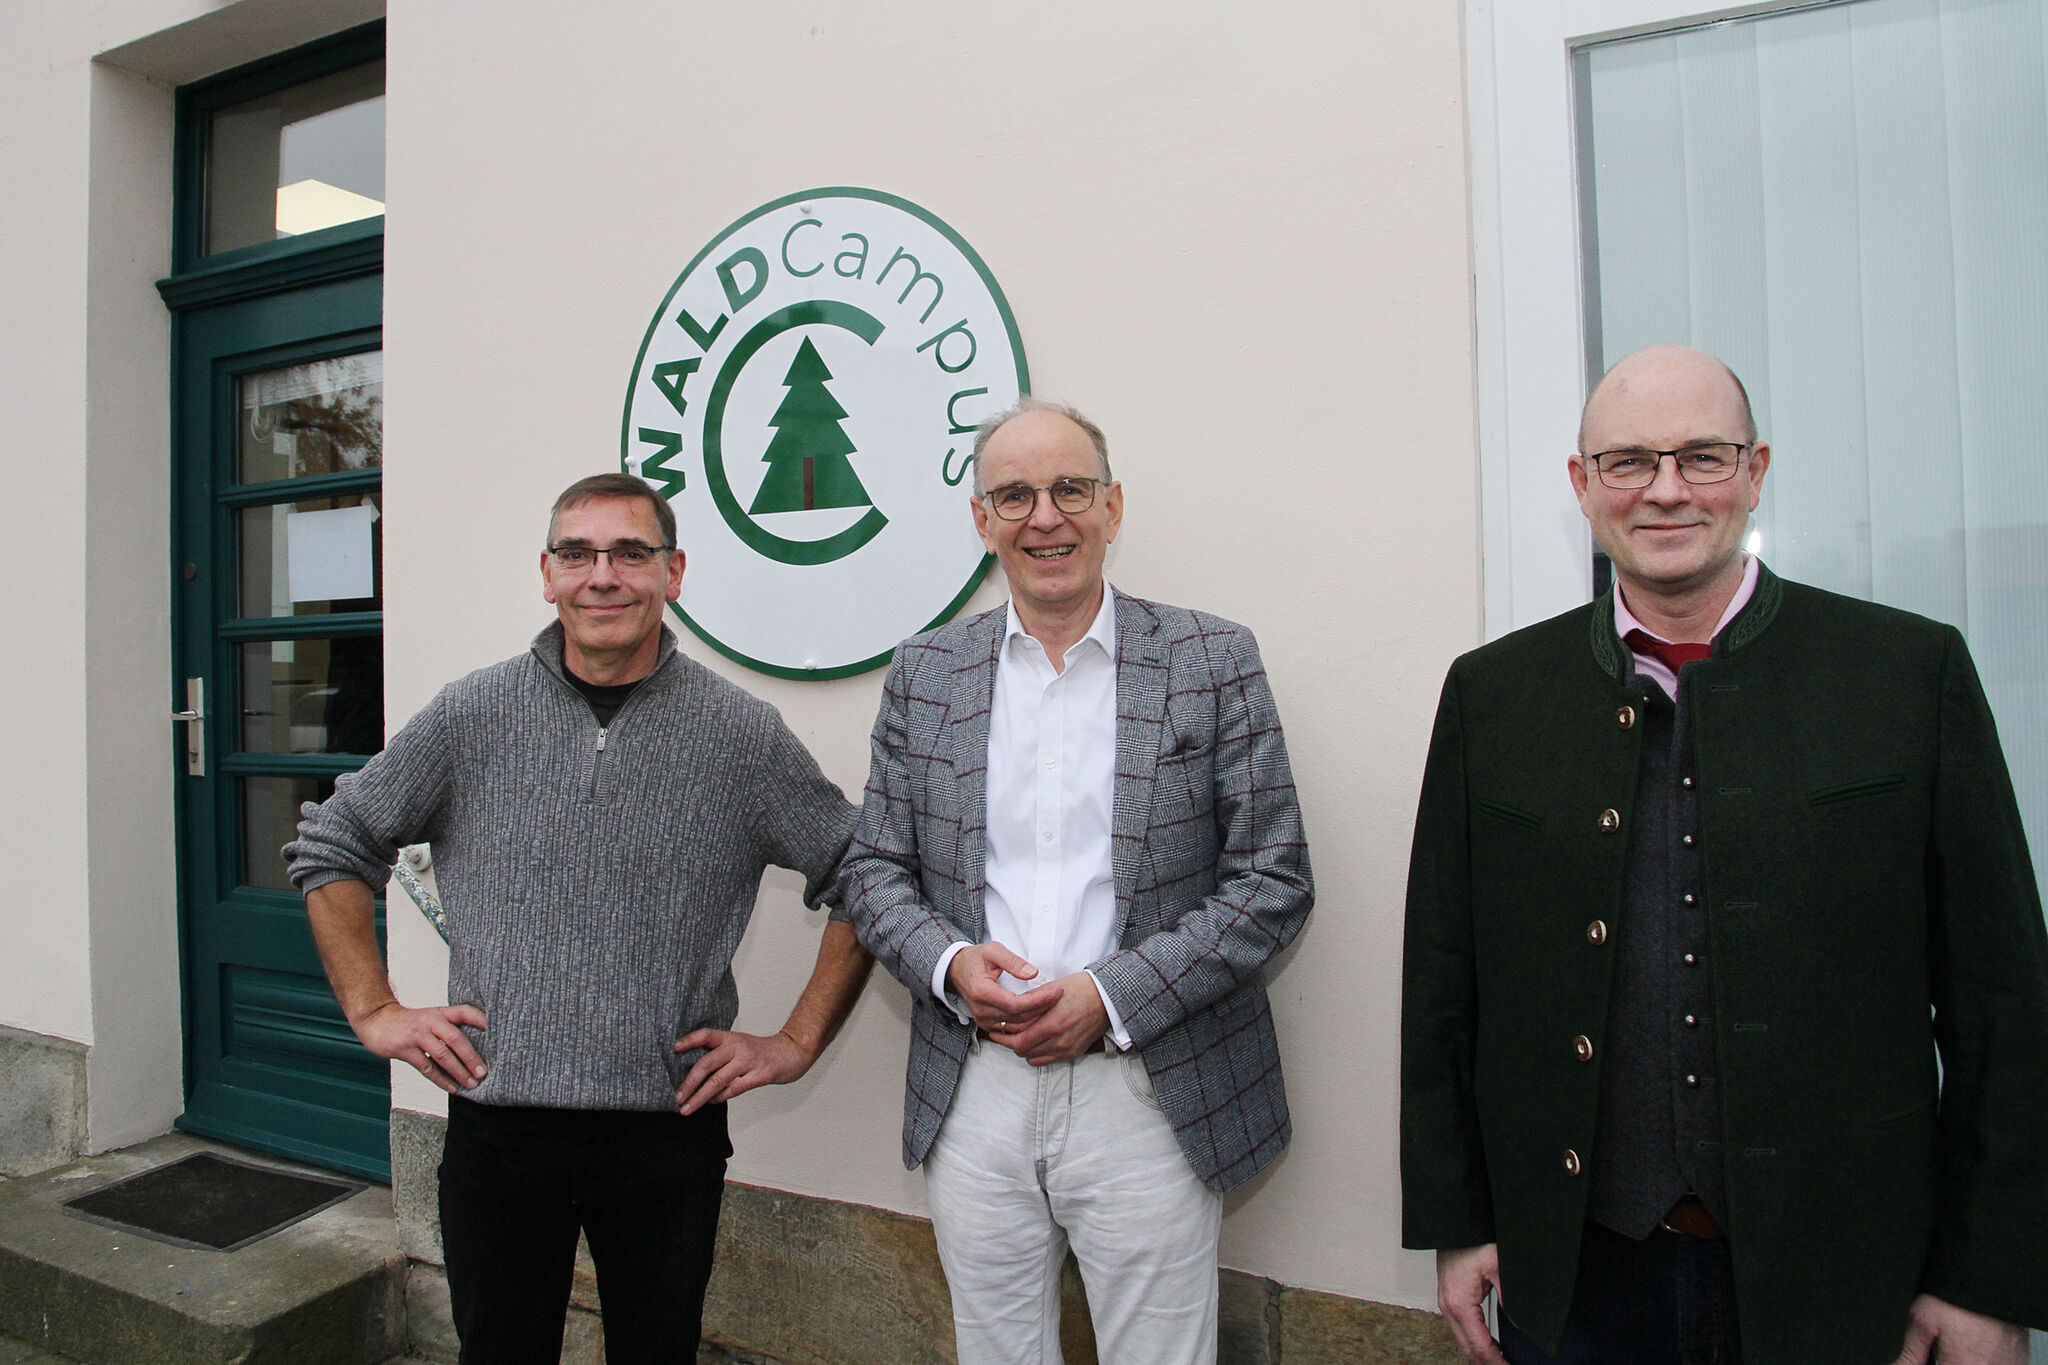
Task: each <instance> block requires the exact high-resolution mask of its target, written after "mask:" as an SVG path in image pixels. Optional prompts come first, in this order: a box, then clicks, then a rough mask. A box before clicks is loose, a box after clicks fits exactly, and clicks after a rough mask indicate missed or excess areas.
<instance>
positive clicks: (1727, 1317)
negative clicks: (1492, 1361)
mask: <svg viewBox="0 0 2048 1365" xmlns="http://www.w3.org/2000/svg"><path fill="white" fill-rule="evenodd" d="M1501 1307H1502V1312H1501V1319H1500V1345H1501V1354H1502V1355H1505V1356H1506V1357H1507V1358H1508V1361H1509V1365H1742V1337H1741V1334H1740V1332H1739V1330H1738V1329H1737V1325H1736V1321H1735V1279H1734V1275H1733V1273H1732V1271H1731V1269H1730V1267H1729V1261H1728V1244H1727V1243H1726V1242H1707V1241H1701V1240H1699V1239H1697V1238H1692V1237H1687V1236H1685V1235H1684V1234H1683V1233H1677V1232H1666V1231H1663V1230H1662V1229H1659V1230H1658V1231H1656V1232H1653V1233H1651V1234H1650V1236H1649V1238H1648V1240H1646V1241H1641V1242H1638V1241H1635V1240H1633V1239H1632V1238H1628V1237H1624V1236H1622V1235H1621V1234H1620V1233H1618V1232H1615V1231H1614V1230H1612V1229H1611V1228H1605V1227H1602V1226H1601V1225H1600V1224H1598V1223H1590V1222H1589V1223H1587V1224H1586V1234H1585V1239H1584V1241H1582V1242H1581V1243H1580V1246H1579V1279H1578V1287H1577V1289H1575V1290H1574V1291H1573V1293H1572V1309H1571V1315H1570V1316H1569V1317H1567V1318H1566V1319H1565V1325H1564V1340H1562V1341H1561V1342H1559V1343H1558V1347H1557V1353H1556V1354H1555V1355H1545V1354H1544V1352H1543V1349H1542V1348H1541V1347H1540V1346H1538V1345H1537V1344H1536V1343H1535V1342H1534V1341H1533V1340H1531V1339H1530V1338H1529V1337H1528V1336H1526V1335H1525V1334H1524V1333H1523V1332H1522V1331H1521V1329H1520V1328H1518V1327H1516V1326H1515V1324H1514V1323H1513V1322H1512V1321H1511V1320H1510V1319H1509V1316H1508V1314H1509V1313H1510V1312H1512V1311H1513V1307H1514V1305H1513V1303H1512V1302H1511V1301H1503V1303H1502V1305H1501Z"/></svg>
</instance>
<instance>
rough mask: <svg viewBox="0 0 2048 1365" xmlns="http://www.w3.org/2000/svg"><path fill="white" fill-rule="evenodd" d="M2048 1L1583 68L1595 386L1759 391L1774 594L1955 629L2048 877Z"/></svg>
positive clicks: (1759, 524)
mask: <svg viewBox="0 0 2048 1365" xmlns="http://www.w3.org/2000/svg"><path fill="white" fill-rule="evenodd" d="M2044 9H2048V4H2044V0H1852V2H1851V3H1843V4H1836V5H1830V6H1825V7H1822V8H1816V9H1808V10H1801V11H1796V12H1792V13H1784V14H1778V15H1769V16H1763V17H1759V18H1755V19H1750V20H1742V21H1735V22H1723V23H1718V24H1714V25H1712V26H1707V27H1700V28H1695V29H1690V30H1687V31H1682V32H1677V33H1667V34H1658V35H1653V36H1650V37H1642V38H1632V39H1628V40H1624V41H1619V42H1613V43H1607V44H1602V45H1599V46H1593V47H1587V48H1584V49H1581V50H1580V51H1579V53H1578V54H1577V63H1578V70H1577V77H1578V88H1579V94H1580V109H1579V117H1580V148H1581V164H1580V185H1581V191H1582V195H1583V199H1584V202H1583V205H1582V214H1583V223H1584V228H1585V242H1586V248H1587V256H1586V262H1587V265H1586V284H1587V291H1586V296H1587V301H1588V302H1587V307H1588V328H1587V335H1588V346H1589V349H1590V351H1591V354H1590V355H1589V357H1588V361H1589V365H1588V368H1589V370H1590V371H1591V372H1592V373H1594V374H1598V373H1599V372H1601V371H1602V370H1604V369H1605V368H1606V367H1607V366H1608V365H1609V364H1612V363H1613V362H1614V361H1615V360H1618V359H1619V358H1620V357H1622V356H1624V355H1626V354H1628V353H1629V352H1630V351H1632V350H1635V349H1636V348H1637V347H1640V346H1644V345H1648V344H1650V343H1652V342H1659V341H1684V342H1689V343H1691V344H1693V345H1695V346H1699V347H1701V348H1703V349H1705V350H1708V351H1711V352H1713V353H1714V354H1716V355H1718V356H1720V357H1722V358H1723V359H1724V360H1726V361H1727V362H1728V363H1729V364H1730V365H1731V366H1733V367H1734V369H1735V371H1736V373H1738V374H1740V375H1741V376H1742V378H1743V380H1744V382H1745V383H1746V384H1747V385H1748V386H1749V391H1750V396H1751V398H1752V399H1753V400H1754V402H1755V405H1756V409H1757V420H1758V424H1759V427H1760V428H1761V431H1762V433H1763V435H1764V436H1765V438H1766V439H1768V440H1769V441H1770V442H1771V447H1772V461H1771V472H1770V475H1769V477H1768V479H1767V480H1766V483H1765V487H1764V500H1763V505H1762V507H1761V508H1759V509H1758V514H1757V518H1756V523H1755V525H1756V530H1757V541H1758V543H1759V544H1760V547H1761V552H1762V554H1763V557H1764V560H1765V561H1766V562H1767V563H1769V564H1770V565H1771V567H1772V568H1774V569H1776V570H1778V571H1779V572H1780V573H1783V574H1784V575H1786V576H1787V577H1790V578H1795V579H1799V580H1801V581H1804V582H1807V583H1812V584H1815V585H1817V586H1820V587H1823V588H1829V589H1832V590H1834V591H1836V592H1843V593H1849V594H1852V595H1855V596H1858V597H1865V598H1870V599H1874V600H1876V601H1880V602H1886V603H1890V604H1892V605H1894V606H1899V607H1904V608H1907V609H1908V610H1911V611H1916V612H1920V613H1922V614H1924V615H1927V616H1932V617H1935V618H1937V619H1940V620H1943V621H1948V622H1951V623H1953V624H1954V625H1956V626H1957V627H1959V628H1960V629H1961V630H1962V631H1963V633H1964V634H1965V635H1966V636H1967V637H1968V639H1969V642H1970V650H1971V653H1972V654H1973V655H1974V656H1975V657H1976V660H1977V666H1978V668H1979V670H1980V671H1981V672H1982V674H1983V676H1984V685H1985V689H1986V691H1987V692H1989V694H1990V697H1991V703H1992V706H1993V708H1994V710H1995V711H1996V713H1997V717H1998V723H1999V729H2000V733H2001V735H2002V736H2003V738H2004V741H2005V752H2006V758H2007V761H2008V762H2009V763H2010V764H2011V766H2012V769H2013V779H2014V782H2015V784H2016V785H2017V787H2018V788H2019V793H2020V805H2021V809H2022V811H2023V813H2024V815H2025V818H2026V822H2027V828H2028V833H2029V836H2030V838H2031V840H2032V843H2033V847H2034V850H2035V860H2036V863H2037V864H2038V865H2041V866H2044V867H2048V480H2044V479H2043V478H2041V477H2040V474H2039V468H2040V465H2041V461H2042V459H2043V454H2044V452H2048V384H2044V383H2043V382H2042V376H2043V375H2044V374H2048V74H2044V73H2048V24H2044Z"/></svg>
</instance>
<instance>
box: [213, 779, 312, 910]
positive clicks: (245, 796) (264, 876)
mask: <svg viewBox="0 0 2048 1365" xmlns="http://www.w3.org/2000/svg"><path fill="white" fill-rule="evenodd" d="M235 785H236V786H237V787H238V788H240V795H241V798H242V884H243V885H244V886H257V887H262V888H264V889H266V890H270V891H289V890H291V889H292V884H291V882H290V881H289V880H287V879H286V877H285V875H284V859H283V858H281V857H279V856H278V850H279V849H281V848H283V847H284V846H285V845H286V844H288V843H290V842H291V841H292V840H293V839H295V838H297V837H298V832H299V805H300V803H302V802H305V801H325V800H326V799H327V798H328V797H330V796H332V795H334V779H333V778H331V777H238V778H236V779H235Z"/></svg>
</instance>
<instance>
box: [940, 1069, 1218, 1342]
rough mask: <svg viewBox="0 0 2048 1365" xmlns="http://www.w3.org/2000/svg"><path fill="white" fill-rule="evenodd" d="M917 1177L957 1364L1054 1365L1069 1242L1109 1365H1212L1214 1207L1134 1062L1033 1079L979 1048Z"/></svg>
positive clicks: (1037, 1073) (1031, 1072)
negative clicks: (949, 1298)
mask: <svg viewBox="0 0 2048 1365" xmlns="http://www.w3.org/2000/svg"><path fill="white" fill-rule="evenodd" d="M924 1172H925V1189H926V1193H927V1195H928V1196H929V1199H930V1202H931V1210H932V1226H933V1230H934V1231H935V1232H936V1234H937V1236H938V1243H939V1259H940V1261H941V1262H942V1263H943V1264H944V1266H945V1268H946V1281H947V1284H948V1285H949V1286H950V1287H951V1289H952V1292H953V1330H954V1333H955V1338H956V1341H957V1343H958V1347H959V1354H960V1365H1062V1360H1061V1356H1060V1332H1059V1328H1060V1266H1061V1264H1062V1262H1063V1261H1064V1260H1065V1259H1066V1253H1067V1248H1068V1246H1069V1245H1071V1246H1072V1247H1073V1250H1074V1259H1075V1260H1076V1261H1078V1262H1079V1263H1080V1267H1081V1280H1082V1283H1083V1284H1085V1285H1086V1286H1087V1289H1088V1312H1089V1316H1090V1318H1092V1319H1093V1321H1094V1325H1095V1344H1096V1351H1097V1354H1098V1356H1099V1357H1100V1359H1101V1362H1102V1365H1214V1362H1215V1360H1216V1310H1217V1285H1216V1240H1217V1235H1218V1233H1219V1232H1220V1230H1221V1228H1222V1225H1223V1196H1221V1195H1219V1194H1217V1193H1215V1192H1214V1191H1212V1190H1210V1189H1208V1188H1207V1187H1206V1186H1204V1185H1203V1184H1202V1182H1201V1181H1199V1180H1197V1179H1196V1178H1195V1173H1194V1171H1193V1170H1192V1169H1190V1168H1189V1166H1188V1163H1187V1158H1186V1157H1184V1156H1182V1155H1181V1151H1180V1146H1179V1144H1178V1143H1176V1142H1175V1141H1174V1137H1173V1130H1172V1128H1171V1127H1169V1126H1168V1124H1167V1122H1166V1117H1165V1115H1163V1114H1161V1113H1160V1112H1159V1102H1158V1101H1157V1100H1156V1099H1155V1098H1154V1097H1153V1094H1152V1082H1151V1078H1150V1077H1148V1076H1147V1075H1146V1074H1145V1064H1144V1062H1143V1061H1141V1060H1140V1059H1139V1058H1138V1056H1137V1055H1136V1054H1135V1053H1131V1054H1123V1055H1118V1054H1114V1053H1089V1054H1087V1055H1085V1056H1083V1057H1081V1058H1079V1059H1077V1060H1075V1061H1072V1062H1056V1063H1054V1064H1052V1065H1051V1066H1044V1067H1034V1066H1032V1065H1030V1064H1029V1063H1027V1062H1025V1061H1023V1060H1022V1059H1020V1058H1019V1057H1017V1056H1016V1054H1014V1053H1012V1052H1010V1051H1009V1050H1008V1049H1006V1048H1003V1047H1000V1046H998V1045H996V1044H994V1043H990V1042H987V1041H981V1042H977V1043H976V1044H975V1047H974V1050H973V1051H972V1052H971V1053H969V1054H968V1058H967V1064H966V1066H965V1068H964V1069H963V1070H962V1071H961V1074H960V1084H959V1087H958V1089H957V1090H955V1092H954V1094H953V1104H952V1107H951V1108H950V1109H948V1110H947V1112H946V1121H945V1124H944V1126H943V1127H942V1128H940V1130H939V1136H938V1140H937V1141H936V1142H934V1143H933V1145H932V1149H931V1151H930V1153H929V1154H928V1155H927V1156H926V1157H925V1163H924Z"/></svg>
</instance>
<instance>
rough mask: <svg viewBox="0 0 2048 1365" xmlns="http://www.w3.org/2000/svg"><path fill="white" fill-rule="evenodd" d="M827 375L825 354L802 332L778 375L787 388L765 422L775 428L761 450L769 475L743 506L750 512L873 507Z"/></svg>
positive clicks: (753, 513)
mask: <svg viewBox="0 0 2048 1365" xmlns="http://www.w3.org/2000/svg"><path fill="white" fill-rule="evenodd" d="M831 377H832V371H831V370H829V369H827V368H826V367H825V360H824V357H822V356H820V355H819V354H818V348H817V347H815V346H813V345H812V344H811V340H810V338H809V337H805V338H804V340H803V344H802V345H800V346H799V347H797V352H796V359H795V360H792V361H791V362H790V364H789V373H787V374H785V375H784V376H783V377H782V384H783V387H784V388H786V389H788V390H789V392H788V394H787V395H786V396H785V397H784V398H783V400H782V404H781V406H779V407H777V408H776V409H775V415H774V416H773V417H771V418H769V419H768V425H769V426H771V427H774V428H775V436H774V439H772V440H770V441H769V442H768V449H767V450H765V451H763V452H762V453H761V459H762V461H763V462H764V463H766V464H767V466H768V475H767V477H766V478H764V479H762V480H761V488H760V491H759V492H757V493H755V494H754V501H753V503H752V504H751V505H749V506H748V508H747V514H748V515H749V516H756V517H758V516H761V515H762V514H764V513H768V512H808V511H811V510H812V509H814V508H819V507H872V506H874V499H872V498H870V497H869V496H868V493H867V489H865V488H863V487H861V482H860V476H859V475H858V474H855V473H854V472H853V465H852V463H851V462H849V461H848V460H847V458H846V457H847V456H848V455H851V454H853V453H854V451H855V446H854V444H853V441H852V439H851V438H850V437H848V436H847V434H846V432H845V430H844V429H843V428H842V427H841V426H840V425H839V424H840V422H841V421H843V420H844V419H845V418H846V415H847V413H846V409H845V408H843V407H841V406H839V400H838V399H837V398H834V397H833V396H832V391H831V390H830V389H828V388H826V387H825V381H826V380H828V379H830V378H831Z"/></svg>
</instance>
